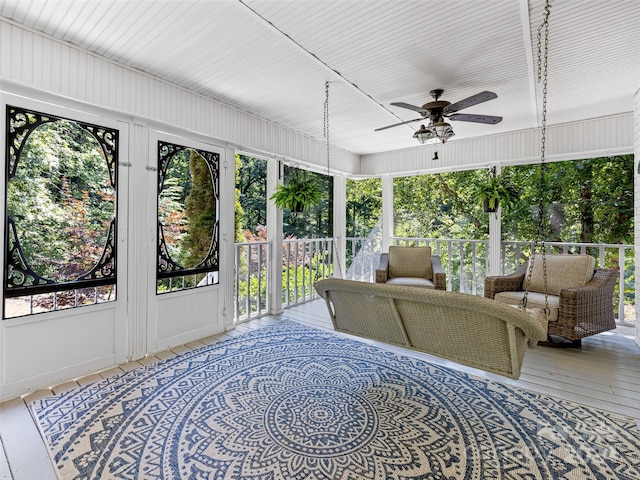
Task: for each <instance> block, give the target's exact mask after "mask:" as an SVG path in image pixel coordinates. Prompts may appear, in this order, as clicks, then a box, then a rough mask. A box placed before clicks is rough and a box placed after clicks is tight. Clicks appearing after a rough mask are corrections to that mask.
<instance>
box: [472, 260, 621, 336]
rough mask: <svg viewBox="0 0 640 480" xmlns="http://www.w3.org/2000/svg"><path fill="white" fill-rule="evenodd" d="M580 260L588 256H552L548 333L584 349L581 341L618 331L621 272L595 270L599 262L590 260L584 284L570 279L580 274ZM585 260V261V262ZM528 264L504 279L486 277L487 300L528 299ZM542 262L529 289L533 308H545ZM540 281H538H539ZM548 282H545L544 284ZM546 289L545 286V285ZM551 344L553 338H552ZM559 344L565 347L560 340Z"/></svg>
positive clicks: (536, 266)
mask: <svg viewBox="0 0 640 480" xmlns="http://www.w3.org/2000/svg"><path fill="white" fill-rule="evenodd" d="M578 257H589V256H588V255H548V256H547V277H548V290H547V291H548V295H547V297H548V306H549V309H550V312H549V314H548V316H549V325H548V333H549V334H550V335H556V336H559V337H564V338H565V339H568V340H570V341H571V344H572V345H574V346H578V345H580V340H581V339H582V338H584V337H588V336H590V335H595V334H597V333H601V332H606V331H608V330H613V329H614V328H616V323H615V319H614V316H613V289H614V286H615V284H616V281H617V278H618V271H617V270H609V269H602V268H598V269H594V268H593V267H594V265H595V259H593V257H589V258H590V259H591V260H586V261H587V262H588V263H587V267H586V269H585V271H586V273H587V275H586V276H584V277H583V279H582V281H577V282H576V281H575V278H576V276H575V275H574V278H567V277H568V276H571V274H574V273H575V272H576V267H575V266H574V264H575V262H576V261H578V262H579V261H581V259H579V258H578ZM583 260H584V259H583ZM527 269H528V263H525V264H522V265H520V267H518V269H517V270H516V271H515V272H514V273H512V274H511V275H506V276H500V277H486V278H485V281H484V296H485V297H487V298H492V299H495V300H499V301H501V302H502V303H507V304H512V305H518V304H519V302H520V299H521V298H522V296H523V295H524V291H525V286H524V285H523V284H524V282H525V277H526V275H527ZM541 269H542V259H541V258H538V256H536V259H535V261H534V272H532V280H531V282H530V285H531V286H532V287H530V288H529V289H528V292H529V293H528V295H527V296H528V301H527V306H528V307H530V308H544V307H545V300H544V296H545V294H544V289H543V288H542V289H541V288H540V285H541V282H540V279H541V278H542V277H541V274H540V271H541ZM536 277H537V279H536ZM543 282H544V280H543ZM542 285H543V283H542ZM550 340H551V338H550ZM555 344H560V345H562V342H558V341H557V340H556V342H555Z"/></svg>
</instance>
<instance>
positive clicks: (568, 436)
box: [32, 322, 640, 480]
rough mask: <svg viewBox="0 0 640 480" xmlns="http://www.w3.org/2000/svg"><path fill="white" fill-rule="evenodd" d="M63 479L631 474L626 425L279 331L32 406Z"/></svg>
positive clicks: (633, 439) (316, 336) (638, 468)
mask: <svg viewBox="0 0 640 480" xmlns="http://www.w3.org/2000/svg"><path fill="white" fill-rule="evenodd" d="M32 411H33V414H34V416H35V418H36V419H37V423H38V424H39V426H40V430H41V433H42V435H43V437H44V439H45V442H46V443H47V445H48V447H49V451H50V454H51V457H52V459H53V461H54V463H55V466H56V468H57V470H58V476H59V477H60V478H61V479H130V480H142V479H154V480H157V479H194V480H196V479H202V480H205V479H206V480H214V479H216V480H217V479H248V480H259V479H265V480H266V479H274V480H277V479H283V480H290V479H300V480H302V479H305V480H306V479H312V480H320V479H327V480H328V479H331V480H336V479H342V480H371V479H433V480H440V479H445V480H457V479H477V480H487V479H532V480H533V479H576V480H577V479H581V480H582V479H587V480H588V479H606V480H609V479H639V478H640V433H639V431H638V426H637V425H636V422H635V420H634V419H632V418H628V417H624V416H621V415H617V414H612V413H607V412H602V411H598V410H595V409H592V408H587V407H584V406H581V405H577V404H574V403H570V402H567V401H562V400H558V399H554V398H551V397H548V396H544V395H540V394H535V393H530V392H527V391H524V390H520V389H515V388H513V387H508V386H505V385H502V384H500V383H496V382H491V381H487V380H484V379H480V378H477V377H473V376H469V375H467V374H464V373H460V372H457V371H454V370H451V369H448V368H444V367H442V366H437V365H433V364H429V363H426V362H424V361H421V360H417V359H415V358H411V357H407V356H402V355H399V354H396V353H392V352H389V351H386V350H383V349H380V348H377V347H374V346H371V345H368V344H365V343H362V342H358V341H354V340H350V339H345V338H341V337H338V336H337V335H335V334H333V333H331V332H325V331H320V330H316V329H312V328H309V327H306V326H303V325H299V324H296V323H295V322H283V323H281V324H278V325H274V326H269V327H264V328H262V329H259V330H256V331H252V332H250V333H246V334H243V335H240V336H238V337H235V338H231V339H227V340H223V341H221V342H218V343H215V344H213V345H211V346H208V347H203V348H200V349H197V350H193V351H190V352H188V353H186V354H182V355H179V356H177V357H174V358H171V359H168V360H165V361H162V362H159V363H157V364H154V365H150V366H147V367H144V368H141V369H138V370H134V371H131V372H128V373H125V374H123V375H121V376H118V377H114V378H110V379H108V380H104V381H101V382H98V383H94V384H91V385H88V386H86V387H83V388H80V389H78V390H75V391H71V392H68V393H66V394H63V395H61V396H59V397H52V398H46V399H44V400H40V401H38V402H35V403H34V404H32Z"/></svg>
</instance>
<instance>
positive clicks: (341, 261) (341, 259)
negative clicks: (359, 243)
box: [333, 175, 347, 278]
mask: <svg viewBox="0 0 640 480" xmlns="http://www.w3.org/2000/svg"><path fill="white" fill-rule="evenodd" d="M333 237H334V238H335V240H336V244H335V245H334V247H335V252H334V257H333V276H334V277H336V278H347V266H346V261H347V256H346V248H347V179H346V178H345V177H343V176H342V175H336V176H334V177H333Z"/></svg>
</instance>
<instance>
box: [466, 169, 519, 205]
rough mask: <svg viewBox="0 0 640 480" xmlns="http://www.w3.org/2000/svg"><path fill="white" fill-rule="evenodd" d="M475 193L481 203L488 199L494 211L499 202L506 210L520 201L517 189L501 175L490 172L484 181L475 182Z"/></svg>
mask: <svg viewBox="0 0 640 480" xmlns="http://www.w3.org/2000/svg"><path fill="white" fill-rule="evenodd" d="M473 194H474V195H475V196H476V199H477V200H479V201H480V202H481V203H483V202H484V201H485V200H486V201H487V203H488V207H489V208H490V209H491V210H492V211H493V210H496V209H497V208H498V203H499V204H500V206H502V208H503V210H506V209H509V208H511V207H512V206H514V204H515V203H516V202H517V201H518V192H517V190H516V189H515V188H514V187H513V186H511V185H509V183H508V182H507V181H506V180H505V178H503V177H502V176H501V175H491V174H490V175H489V176H488V177H487V178H486V179H485V180H484V181H480V182H478V183H477V184H475V185H474V187H473Z"/></svg>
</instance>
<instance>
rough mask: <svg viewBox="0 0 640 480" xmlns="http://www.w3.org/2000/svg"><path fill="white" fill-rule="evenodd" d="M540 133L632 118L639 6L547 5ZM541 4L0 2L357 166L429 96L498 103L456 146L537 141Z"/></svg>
mask: <svg viewBox="0 0 640 480" xmlns="http://www.w3.org/2000/svg"><path fill="white" fill-rule="evenodd" d="M551 5H552V7H551V15H550V17H549V23H550V26H549V30H550V35H549V60H548V68H549V77H548V116H547V121H548V124H550V125H553V124H557V123H565V122H573V121H579V120H583V119H591V118H595V117H598V116H606V115H615V114H620V113H626V112H631V111H633V94H634V92H635V91H636V90H637V89H638V88H639V87H640V1H638V0H608V1H607V0H552V2H551ZM543 10H544V1H543V0H481V1H480V0H448V1H445V0H336V1H331V0H295V1H294V0H217V1H216V0H162V1H150V0H146V1H137V0H0V15H1V16H2V17H4V18H6V19H8V20H10V21H12V22H14V23H16V24H20V25H22V26H24V27H26V28H29V29H32V30H34V31H37V32H42V33H44V34H46V35H48V36H50V37H53V38H56V39H60V40H62V41H65V42H68V43H70V44H73V45H76V46H77V47H79V48H81V49H84V50H88V51H90V52H94V53H96V54H98V55H100V56H103V57H106V58H108V59H111V60H113V61H115V62H117V63H119V64H121V65H125V66H128V67H131V68H134V69H137V70H141V71H144V72H147V73H149V74H151V75H154V76H156V77H158V78H161V79H164V80H166V81H168V82H171V83H173V84H176V85H179V86H181V87H184V88H186V89H189V90H191V91H194V92H197V93H200V94H202V95H205V96H208V97H211V98H213V99H216V100H219V101H221V102H223V103H225V104H227V105H230V106H233V107H235V108H238V109H240V110H242V111H245V112H248V113H251V114H254V115H256V116H258V117H261V118H264V119H267V120H270V121H272V122H275V123H278V124H280V125H283V126H285V127H288V128H291V129H293V130H295V131H298V132H301V133H303V134H306V135H309V136H311V137H314V138H317V139H320V140H322V139H323V104H324V99H325V81H329V82H330V101H329V118H330V140H331V143H332V144H333V145H335V146H337V147H340V148H343V149H345V150H347V151H350V152H353V153H356V154H370V153H377V152H386V151H390V150H397V149H403V148H407V147H415V146H416V145H417V142H416V141H415V140H414V139H413V138H412V135H413V132H414V131H415V130H416V129H417V128H418V127H419V125H420V123H423V122H415V123H411V124H408V125H402V126H398V127H395V128H391V129H388V130H384V131H381V132H374V129H376V128H378V127H382V126H386V125H389V124H393V123H397V122H400V121H406V120H411V119H413V118H418V117H419V116H420V115H419V114H416V112H412V111H410V110H406V109H402V108H398V107H394V106H391V105H390V103H391V102H406V103H410V104H414V105H418V106H420V105H422V104H424V103H426V102H428V101H430V100H431V98H430V96H429V91H430V90H432V89H435V88H442V89H444V90H445V93H444V95H443V97H442V98H443V99H445V100H449V101H451V102H456V101H458V100H461V99H463V98H466V97H468V96H471V95H474V94H476V93H478V92H480V91H483V90H490V91H493V92H495V93H496V94H497V95H498V98H497V99H495V100H491V101H489V102H486V103H484V104H481V105H476V106H474V107H471V108H469V109H466V110H464V113H483V114H488V115H500V116H503V117H504V120H503V121H502V122H501V123H499V124H497V125H484V124H475V123H468V122H452V125H453V128H454V131H455V132H456V136H455V137H454V139H452V140H451V142H454V141H456V140H457V139H464V138H471V137H477V136H483V135H493V134H496V133H502V132H510V131H516V130H522V129H527V128H533V127H537V126H539V125H540V119H541V116H540V114H541V104H542V102H541V92H542V89H541V86H540V84H538V82H537V79H536V72H537V40H536V36H537V30H538V26H539V25H540V23H541V22H542V18H543Z"/></svg>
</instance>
